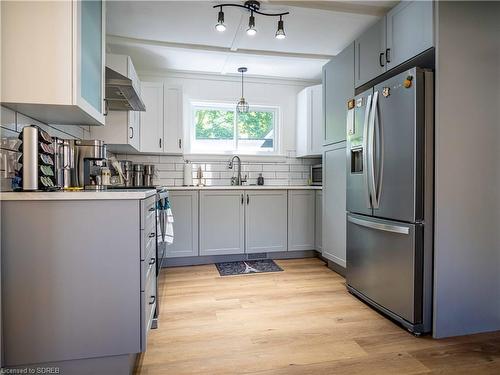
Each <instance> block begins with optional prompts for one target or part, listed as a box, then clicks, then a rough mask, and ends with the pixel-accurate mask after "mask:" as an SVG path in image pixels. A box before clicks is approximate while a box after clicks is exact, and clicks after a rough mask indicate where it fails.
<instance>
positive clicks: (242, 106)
mask: <svg viewBox="0 0 500 375" xmlns="http://www.w3.org/2000/svg"><path fill="white" fill-rule="evenodd" d="M249 109H250V105H249V104H248V102H247V101H246V100H245V98H241V99H240V101H239V102H238V104H236V111H237V112H238V113H246V112H248V110H249Z"/></svg>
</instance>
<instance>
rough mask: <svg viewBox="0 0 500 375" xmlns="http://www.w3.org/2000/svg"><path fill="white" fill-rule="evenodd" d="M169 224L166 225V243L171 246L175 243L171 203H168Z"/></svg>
mask: <svg viewBox="0 0 500 375" xmlns="http://www.w3.org/2000/svg"><path fill="white" fill-rule="evenodd" d="M166 206H167V207H166V209H167V223H166V225H165V242H166V243H167V244H169V245H171V244H173V243H174V215H173V214H172V209H171V208H170V202H169V201H167V205H166Z"/></svg>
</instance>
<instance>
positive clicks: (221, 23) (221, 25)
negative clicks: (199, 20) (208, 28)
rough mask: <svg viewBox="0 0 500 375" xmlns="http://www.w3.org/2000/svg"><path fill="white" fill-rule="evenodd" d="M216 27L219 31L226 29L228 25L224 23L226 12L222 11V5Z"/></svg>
mask: <svg viewBox="0 0 500 375" xmlns="http://www.w3.org/2000/svg"><path fill="white" fill-rule="evenodd" d="M215 29H216V30H217V31H219V32H223V31H225V30H226V25H224V12H223V11H222V7H220V11H219V16H218V17H217V25H215Z"/></svg>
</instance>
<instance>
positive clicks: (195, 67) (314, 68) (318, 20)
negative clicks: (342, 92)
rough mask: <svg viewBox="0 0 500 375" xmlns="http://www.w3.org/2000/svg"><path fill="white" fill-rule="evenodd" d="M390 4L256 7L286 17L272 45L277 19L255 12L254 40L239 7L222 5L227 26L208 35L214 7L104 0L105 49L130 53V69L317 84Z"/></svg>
mask: <svg viewBox="0 0 500 375" xmlns="http://www.w3.org/2000/svg"><path fill="white" fill-rule="evenodd" d="M229 2H233V1H229ZM236 3H239V2H238V1H236ZM290 3H291V4H294V5H297V6H290V5H289V4H290ZM393 3H394V1H384V2H378V3H377V2H346V1H342V2H337V1H335V2H327V1H324V2H318V1H311V2H310V3H308V2H305V1H302V2H296V3H294V2H279V4H272V5H271V4H270V3H269V2H263V3H262V5H261V10H263V11H265V12H283V11H289V12H290V15H287V16H285V17H284V21H285V32H286V34H287V38H286V39H285V40H277V39H275V38H274V33H275V31H276V26H277V19H276V18H273V17H265V16H261V15H256V28H257V30H258V33H257V35H255V36H254V37H249V36H248V35H246V33H245V30H246V28H247V24H248V15H249V14H248V12H247V11H245V10H244V9H241V8H232V7H225V8H224V13H225V24H226V26H227V29H226V31H225V32H223V33H220V32H218V31H216V30H215V28H214V26H215V23H216V21H217V12H218V9H213V8H212V7H213V5H216V4H218V3H217V2H212V1H108V2H107V34H108V50H109V51H111V52H114V53H123V54H128V55H130V56H131V57H132V60H133V61H134V65H136V68H137V69H138V70H165V69H167V70H180V71H194V72H204V73H219V74H234V73H236V70H237V68H238V67H239V66H247V67H248V69H249V71H248V74H249V75H255V76H270V77H282V78H295V79H319V78H320V75H321V67H322V65H323V64H324V63H325V62H326V61H328V58H329V56H332V55H335V54H337V53H338V52H340V51H341V50H342V49H343V48H344V47H345V46H346V45H347V44H348V43H349V42H351V41H352V40H353V39H354V38H355V37H356V36H357V35H359V34H360V33H361V32H362V31H363V30H364V29H365V28H367V27H368V26H369V25H370V24H372V23H373V22H375V20H376V19H377V18H378V17H379V15H377V14H379V13H380V12H381V11H384V10H385V9H387V8H388V7H389V6H392V5H393ZM374 4H377V5H378V7H377V8H375V7H374ZM309 6H310V7H309ZM326 9H334V10H326ZM335 9H340V11H338V10H335ZM365 9H366V12H365V11H364V10H365ZM363 12H364V13H369V14H360V13H363Z"/></svg>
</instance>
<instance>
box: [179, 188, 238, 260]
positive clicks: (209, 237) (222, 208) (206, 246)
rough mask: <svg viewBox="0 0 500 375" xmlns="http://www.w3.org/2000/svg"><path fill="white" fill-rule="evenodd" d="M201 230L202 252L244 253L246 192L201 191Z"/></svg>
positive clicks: (202, 253) (208, 253) (201, 253)
mask: <svg viewBox="0 0 500 375" xmlns="http://www.w3.org/2000/svg"><path fill="white" fill-rule="evenodd" d="M174 220H175V217H174ZM199 233H200V255H227V254H242V253H244V252H245V194H244V191H241V190H233V191H231V190H218V191H201V192H200V230H199ZM174 237H175V233H174Z"/></svg>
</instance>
